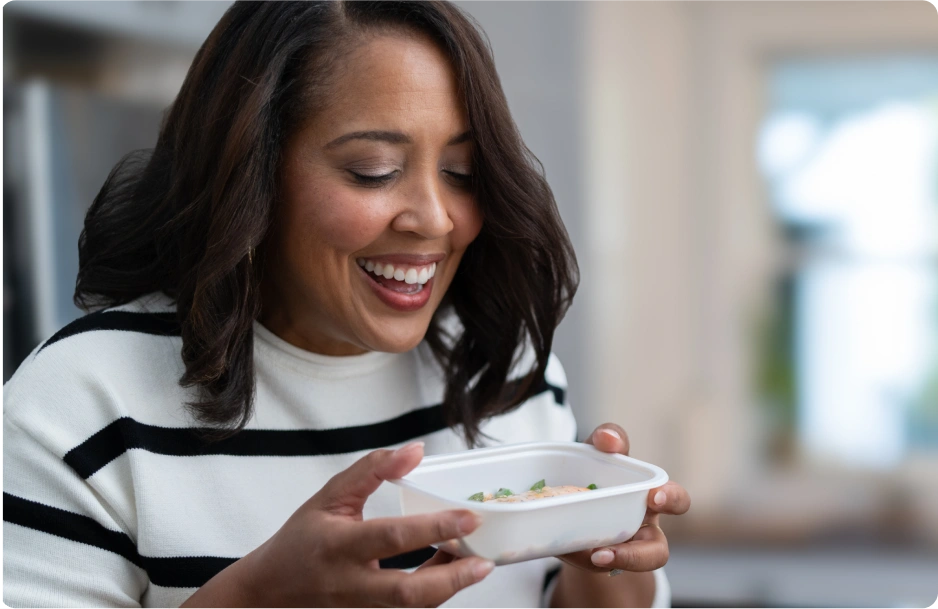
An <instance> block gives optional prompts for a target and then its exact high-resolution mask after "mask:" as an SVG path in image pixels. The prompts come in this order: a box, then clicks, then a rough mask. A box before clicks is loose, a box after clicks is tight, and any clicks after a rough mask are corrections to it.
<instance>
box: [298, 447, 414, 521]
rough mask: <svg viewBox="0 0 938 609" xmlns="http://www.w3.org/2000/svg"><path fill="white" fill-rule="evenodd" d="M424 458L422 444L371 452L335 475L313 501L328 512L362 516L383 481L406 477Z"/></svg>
mask: <svg viewBox="0 0 938 609" xmlns="http://www.w3.org/2000/svg"><path fill="white" fill-rule="evenodd" d="M421 459H423V442H411V443H410V444H407V445H405V446H403V447H401V448H399V449H397V450H394V451H391V450H376V451H373V452H370V453H368V454H367V455H365V456H364V457H362V458H361V459H359V460H358V461H356V462H355V463H353V464H352V465H351V466H350V467H349V468H348V469H345V470H343V471H341V472H339V473H338V474H336V475H335V476H333V477H332V478H331V479H330V480H329V482H327V483H326V484H325V486H323V487H322V489H320V490H319V492H318V493H316V495H314V496H313V499H312V501H313V502H315V503H317V504H318V505H319V506H321V507H322V508H323V509H326V510H328V511H332V512H336V513H341V514H347V515H356V514H360V513H361V510H362V507H364V505H365V501H366V500H367V499H368V497H369V496H370V495H371V494H372V493H373V492H375V491H376V490H377V489H378V487H379V486H381V483H382V482H384V481H385V480H395V479H397V478H402V477H404V476H405V475H407V474H408V473H409V472H410V471H411V470H412V469H414V468H415V467H417V465H418V464H419V463H420V460H421Z"/></svg>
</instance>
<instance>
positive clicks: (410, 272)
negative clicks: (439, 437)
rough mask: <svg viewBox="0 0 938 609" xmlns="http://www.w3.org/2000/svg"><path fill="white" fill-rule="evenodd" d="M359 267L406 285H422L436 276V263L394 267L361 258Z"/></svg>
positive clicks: (386, 263)
mask: <svg viewBox="0 0 938 609" xmlns="http://www.w3.org/2000/svg"><path fill="white" fill-rule="evenodd" d="M356 262H358V266H360V267H362V268H364V269H365V270H366V271H368V272H369V273H374V274H375V275H378V276H380V277H384V278H385V279H390V278H391V277H393V278H394V279H397V280H398V281H403V282H404V283H419V284H420V285H423V284H425V283H426V282H428V281H430V278H431V277H433V276H434V275H435V274H436V262H434V263H432V264H429V265H426V266H417V267H414V266H404V265H399V266H394V265H393V264H391V263H389V262H381V261H377V262H375V261H374V260H368V259H366V258H359V259H358V260H357V261H356Z"/></svg>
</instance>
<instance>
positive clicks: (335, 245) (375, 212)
mask: <svg viewBox="0 0 938 609" xmlns="http://www.w3.org/2000/svg"><path fill="white" fill-rule="evenodd" d="M291 203H292V204H291V205H290V212H291V213H289V214H287V217H286V218H285V220H286V228H287V231H288V232H289V233H292V236H293V237H294V238H295V239H294V240H293V241H294V242H302V243H304V245H305V246H306V247H307V248H312V249H315V250H317V251H319V252H322V253H325V254H326V255H327V256H328V255H329V253H332V254H333V255H338V256H342V255H348V254H351V253H353V252H355V251H358V250H360V249H362V248H364V247H365V246H367V245H368V244H369V243H371V242H373V241H374V240H375V239H376V238H377V237H378V236H379V235H380V234H381V233H382V232H383V231H384V229H385V227H386V225H387V222H386V218H385V217H384V213H383V209H382V208H381V207H380V206H378V205H375V204H374V202H373V201H369V200H368V199H367V198H364V197H361V196H356V194H355V193H350V192H349V191H348V190H347V189H344V188H342V187H340V186H334V187H329V186H324V187H319V188H315V189H310V191H309V192H308V193H307V194H305V195H304V196H294V197H292V202H291Z"/></svg>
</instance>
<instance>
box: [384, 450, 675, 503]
mask: <svg viewBox="0 0 938 609" xmlns="http://www.w3.org/2000/svg"><path fill="white" fill-rule="evenodd" d="M537 450H551V451H557V450H560V451H566V452H571V453H574V454H581V455H589V456H590V457H591V458H594V459H599V460H601V461H606V462H608V463H612V464H614V465H618V466H620V467H621V466H627V467H628V469H633V470H634V469H635V468H638V469H643V470H645V471H646V472H647V473H650V474H652V477H651V479H649V480H644V481H642V482H633V483H631V484H620V485H618V486H611V487H609V488H600V489H596V490H594V491H590V492H589V493H573V494H570V495H561V496H559V497H545V498H544V499H542V500H539V501H525V502H522V503H495V502H492V501H488V502H484V503H483V502H481V501H469V500H468V499H452V498H449V497H444V496H442V495H440V494H438V493H434V492H431V491H429V490H427V489H425V488H423V487H422V486H420V485H418V484H416V483H415V482H414V481H413V480H408V477H407V476H410V475H411V474H415V473H418V472H420V471H427V470H435V469H442V468H444V467H445V466H447V465H451V464H453V463H463V462H471V461H476V460H483V459H484V460H488V459H490V458H492V457H498V456H509V455H512V454H515V453H524V452H533V451H537ZM407 476H404V477H403V478H399V479H397V480H388V482H390V483H391V484H395V485H397V486H399V487H402V488H406V489H407V490H409V491H412V492H415V493H418V494H420V495H424V496H426V497H432V498H434V499H436V500H439V501H443V502H445V503H448V504H451V505H452V506H453V508H454V509H455V508H468V509H471V510H475V511H482V512H521V511H528V510H539V509H549V508H551V507H556V506H560V505H565V504H569V503H579V502H582V501H593V500H595V499H601V498H603V497H614V496H616V495H624V494H627V493H634V492H637V491H643V490H647V489H652V488H656V487H659V486H662V485H663V484H664V483H665V482H667V481H668V474H667V473H666V472H665V471H664V470H663V469H661V468H660V467H658V466H657V465H652V464H651V463H646V462H645V461H640V460H638V459H635V458H634V457H627V456H625V455H620V454H613V453H606V452H603V451H601V450H599V449H597V448H595V447H594V446H592V445H590V444H583V443H581V442H525V443H523V444H508V445H504V446H494V447H490V448H477V449H473V450H467V451H462V452H458V453H450V454H445V455H434V456H432V457H425V458H424V459H423V461H422V462H421V463H420V465H418V466H417V467H416V468H414V470H413V471H411V472H410V474H408V475H407Z"/></svg>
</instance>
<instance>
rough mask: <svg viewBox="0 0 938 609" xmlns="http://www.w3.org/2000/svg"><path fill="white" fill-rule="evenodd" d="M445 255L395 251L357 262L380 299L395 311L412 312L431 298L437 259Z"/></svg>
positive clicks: (360, 259)
mask: <svg viewBox="0 0 938 609" xmlns="http://www.w3.org/2000/svg"><path fill="white" fill-rule="evenodd" d="M443 258H444V255H442V254H438V255H425V256H424V255H392V256H381V257H375V258H364V257H363V258H358V259H357V260H356V263H357V266H358V268H359V271H360V272H361V274H362V276H363V278H364V279H365V281H366V282H367V283H368V285H369V287H370V288H371V290H372V291H373V292H374V294H375V295H376V296H377V297H378V299H379V300H381V302H383V303H384V304H385V305H387V306H388V307H390V308H392V309H394V310H396V311H400V312H402V313H411V312H414V311H418V310H420V309H422V308H423V307H424V306H425V305H426V304H427V302H429V300H430V295H431V293H432V291H433V284H434V280H433V276H434V275H435V273H436V270H437V263H438V262H440V261H441V260H442V259H443ZM379 271H380V272H379Z"/></svg>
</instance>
